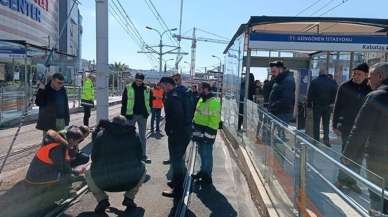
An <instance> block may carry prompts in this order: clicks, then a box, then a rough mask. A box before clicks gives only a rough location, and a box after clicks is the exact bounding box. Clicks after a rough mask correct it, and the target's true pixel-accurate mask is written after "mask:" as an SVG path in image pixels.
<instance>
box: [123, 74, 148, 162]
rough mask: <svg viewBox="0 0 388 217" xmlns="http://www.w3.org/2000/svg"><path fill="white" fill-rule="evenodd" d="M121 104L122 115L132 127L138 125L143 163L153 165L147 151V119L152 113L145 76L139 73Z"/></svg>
mask: <svg viewBox="0 0 388 217" xmlns="http://www.w3.org/2000/svg"><path fill="white" fill-rule="evenodd" d="M121 104H122V105H121V115H123V116H125V117H126V118H127V119H128V121H129V124H130V125H133V126H135V124H136V123H137V126H138V129H139V136H140V141H141V143H142V149H143V161H144V162H145V163H151V160H150V159H149V158H148V156H147V151H146V143H147V140H146V130H147V118H148V115H149V113H150V111H151V107H150V91H149V90H148V88H147V87H146V86H145V84H144V75H143V74H141V73H137V74H136V75H135V82H133V83H132V84H129V85H128V86H127V87H126V88H125V89H124V92H123V96H122V100H121Z"/></svg>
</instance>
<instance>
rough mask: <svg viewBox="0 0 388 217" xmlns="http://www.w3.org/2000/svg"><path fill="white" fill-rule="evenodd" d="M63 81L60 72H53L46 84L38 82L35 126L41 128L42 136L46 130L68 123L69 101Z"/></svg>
mask: <svg viewBox="0 0 388 217" xmlns="http://www.w3.org/2000/svg"><path fill="white" fill-rule="evenodd" d="M64 81H65V78H64V77H63V75H62V74H61V73H55V74H53V75H52V78H51V80H50V81H49V82H48V83H47V84H46V85H44V84H42V83H40V85H39V89H38V92H37V93H36V100H35V104H36V105H37V106H39V118H38V122H37V125H36V128H37V129H39V130H43V137H45V135H46V133H47V131H48V130H56V131H59V130H62V129H64V128H65V127H66V126H68V125H69V122H70V113H69V102H68V98H67V93H66V89H65V87H64Z"/></svg>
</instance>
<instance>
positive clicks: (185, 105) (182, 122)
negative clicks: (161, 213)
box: [160, 77, 193, 198]
mask: <svg viewBox="0 0 388 217" xmlns="http://www.w3.org/2000/svg"><path fill="white" fill-rule="evenodd" d="M160 83H161V85H162V87H163V88H164V90H165V92H166V98H165V108H164V109H165V113H166V126H165V130H166V134H167V136H168V148H169V152H170V161H171V168H172V180H171V183H170V186H171V187H172V188H173V190H172V191H164V192H163V196H166V197H174V198H181V197H182V194H183V181H184V178H185V174H186V170H187V169H186V165H185V161H184V155H185V152H186V148H187V146H188V144H189V143H190V140H191V134H192V118H193V116H192V111H193V108H192V102H191V100H192V99H190V98H189V97H186V93H185V92H184V89H183V88H179V87H177V86H176V84H175V81H174V80H173V79H172V78H170V77H163V78H162V79H161V80H160Z"/></svg>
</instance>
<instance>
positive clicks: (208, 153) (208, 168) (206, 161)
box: [198, 143, 214, 177]
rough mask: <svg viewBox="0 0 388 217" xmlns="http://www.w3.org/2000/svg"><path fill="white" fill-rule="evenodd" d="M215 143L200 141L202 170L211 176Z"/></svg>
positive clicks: (199, 150)
mask: <svg viewBox="0 0 388 217" xmlns="http://www.w3.org/2000/svg"><path fill="white" fill-rule="evenodd" d="M213 145H214V144H204V143H198V152H199V156H200V157H201V172H202V173H204V174H206V175H208V176H209V177H211V175H212V172H213Z"/></svg>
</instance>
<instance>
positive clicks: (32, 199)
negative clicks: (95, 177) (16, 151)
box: [25, 127, 83, 212]
mask: <svg viewBox="0 0 388 217" xmlns="http://www.w3.org/2000/svg"><path fill="white" fill-rule="evenodd" d="M82 140H83V133H82V132H81V130H80V129H79V128H77V127H74V128H71V129H69V130H68V131H67V132H66V140H62V142H51V143H49V144H45V145H43V146H41V147H40V148H39V149H38V151H37V152H36V154H35V156H34V158H33V159H32V161H31V164H30V166H29V169H28V171H27V175H26V179H25V183H26V187H27V188H28V189H29V190H30V191H29V192H30V194H31V195H26V198H28V203H29V205H30V207H31V210H29V212H31V211H33V212H35V211H37V212H39V211H42V210H45V209H46V208H49V207H50V206H52V205H53V204H54V202H55V201H57V200H59V199H61V198H67V197H68V196H69V195H68V193H69V192H70V191H69V190H70V186H71V175H72V174H74V173H77V174H76V175H79V174H78V173H79V172H76V171H73V170H72V168H71V166H70V155H69V151H70V148H69V147H71V146H75V145H78V144H79V143H80V142H81V141H82ZM81 172H82V171H81Z"/></svg>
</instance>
